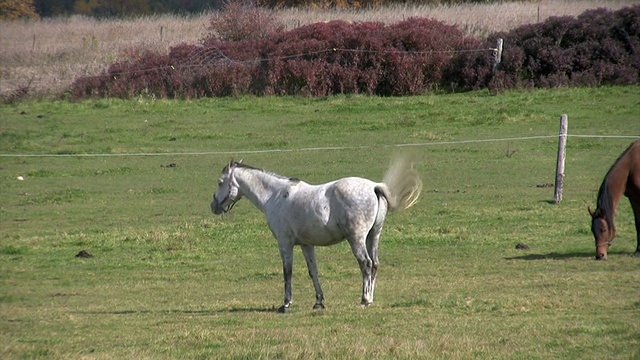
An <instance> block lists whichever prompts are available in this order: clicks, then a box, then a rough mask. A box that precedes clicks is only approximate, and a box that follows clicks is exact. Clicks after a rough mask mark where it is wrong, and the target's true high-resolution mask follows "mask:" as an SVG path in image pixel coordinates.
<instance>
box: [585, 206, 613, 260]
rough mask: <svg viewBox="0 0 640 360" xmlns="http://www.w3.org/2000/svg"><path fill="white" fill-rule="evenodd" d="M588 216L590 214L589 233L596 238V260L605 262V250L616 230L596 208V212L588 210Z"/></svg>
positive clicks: (602, 212)
mask: <svg viewBox="0 0 640 360" xmlns="http://www.w3.org/2000/svg"><path fill="white" fill-rule="evenodd" d="M589 214H591V232H592V233H593V236H594V237H595V238H596V260H606V259H607V250H608V249H609V246H611V242H612V241H613V238H614V237H615V236H616V229H615V227H614V226H613V223H612V222H610V221H609V220H608V218H607V215H606V214H605V213H604V211H602V210H601V209H600V208H596V211H593V210H591V208H589Z"/></svg>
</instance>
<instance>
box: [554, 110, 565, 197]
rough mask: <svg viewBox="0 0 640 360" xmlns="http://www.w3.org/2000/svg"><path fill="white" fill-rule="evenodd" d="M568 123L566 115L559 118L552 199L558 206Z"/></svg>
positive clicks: (560, 195)
mask: <svg viewBox="0 0 640 360" xmlns="http://www.w3.org/2000/svg"><path fill="white" fill-rule="evenodd" d="M568 123H569V121H568V119H567V114H562V116H561V117H560V134H559V135H558V161H557V163H556V187H555V195H554V197H553V203H554V204H560V201H562V186H563V183H564V159H565V155H566V153H567V150H566V146H567V128H568V125H569V124H568Z"/></svg>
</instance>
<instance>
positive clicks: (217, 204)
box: [211, 199, 224, 215]
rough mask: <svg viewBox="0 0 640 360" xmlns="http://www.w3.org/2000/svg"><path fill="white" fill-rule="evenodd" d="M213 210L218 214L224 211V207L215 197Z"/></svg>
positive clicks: (212, 204) (212, 205)
mask: <svg viewBox="0 0 640 360" xmlns="http://www.w3.org/2000/svg"><path fill="white" fill-rule="evenodd" d="M211 212H212V213H214V214H216V215H220V214H222V213H223V212H224V208H223V207H222V206H220V204H219V203H218V202H217V201H216V200H215V199H214V200H213V201H212V202H211Z"/></svg>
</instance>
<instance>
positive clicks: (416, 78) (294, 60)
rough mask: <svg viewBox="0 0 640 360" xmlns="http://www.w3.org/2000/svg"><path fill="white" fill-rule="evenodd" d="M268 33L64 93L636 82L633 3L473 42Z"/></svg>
mask: <svg viewBox="0 0 640 360" xmlns="http://www.w3.org/2000/svg"><path fill="white" fill-rule="evenodd" d="M237 11H240V10H237ZM243 11H244V10H243ZM246 14H247V12H244V13H240V14H239V15H238V16H246ZM212 23H213V22H212ZM216 26H221V25H220V23H217V25H216ZM223 27H224V26H223ZM270 29H271V30H269V31H266V32H258V34H259V35H256V36H254V35H255V34H256V33H255V31H254V32H249V33H245V32H242V33H241V34H240V30H237V32H238V33H237V34H236V35H238V36H237V37H234V36H233V35H232V34H229V35H227V36H225V37H224V38H223V37H221V36H220V33H221V32H220V31H219V30H218V31H217V32H216V34H215V35H210V36H207V37H206V38H205V39H203V40H202V43H201V44H198V45H193V44H192V45H189V44H182V45H178V46H175V47H173V48H171V49H170V51H169V53H168V54H166V55H163V54H157V53H146V54H142V55H139V56H137V57H135V58H133V59H131V60H129V61H121V62H117V63H115V64H113V65H111V66H110V67H109V68H108V69H107V70H106V71H105V72H104V73H103V74H100V75H97V76H89V77H82V78H78V79H76V81H75V82H74V84H73V85H72V87H71V89H70V92H71V94H72V96H73V97H74V98H85V97H105V96H106V97H123V98H130V97H133V96H138V95H140V94H152V95H154V96H157V97H167V98H198V97H215V96H235V95H240V94H255V95H265V94H273V95H307V96H328V95H332V94H340V93H352V94H353V93H355V94H368V95H381V96H402V95H413V94H420V93H424V92H425V91H432V90H435V89H441V90H445V91H467V90H476V89H483V88H489V89H491V90H493V91H497V90H501V89H509V88H514V87H557V86H585V85H586V86H598V85H604V84H638V82H639V79H640V5H636V6H634V7H628V8H624V9H621V10H618V11H615V12H612V11H608V10H605V9H595V10H589V11H586V12H585V13H583V14H581V15H580V16H578V17H569V16H566V17H553V18H550V19H548V20H546V21H545V22H543V23H539V24H532V25H526V26H522V27H520V28H517V29H514V30H512V31H510V32H508V33H497V34H493V35H491V36H490V37H489V38H488V39H486V40H484V41H480V40H478V39H474V38H470V37H467V36H464V34H463V33H462V32H461V31H459V30H458V29H457V28H456V27H455V26H450V25H447V24H444V23H442V22H439V21H436V20H432V19H425V18H411V19H407V20H405V21H402V22H399V23H397V24H392V25H385V24H383V23H378V22H361V23H347V22H344V21H332V22H328V23H316V24H311V25H307V26H303V27H300V28H297V29H294V30H290V31H280V30H279V29H278V28H277V26H276V27H273V28H270ZM254 30H255V29H254ZM251 34H254V35H251ZM240 35H241V36H240ZM498 38H502V39H504V51H503V53H502V59H501V60H502V61H501V62H500V63H499V64H496V63H495V61H494V53H493V52H492V51H491V50H490V49H491V48H493V47H495V44H496V40H497V39H498ZM227 39H232V40H227ZM496 65H497V66H496Z"/></svg>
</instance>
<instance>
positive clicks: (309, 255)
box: [301, 245, 324, 309]
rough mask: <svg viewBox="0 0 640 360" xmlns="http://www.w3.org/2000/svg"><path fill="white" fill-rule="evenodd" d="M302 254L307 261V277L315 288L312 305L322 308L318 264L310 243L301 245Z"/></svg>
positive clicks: (322, 297) (322, 298)
mask: <svg viewBox="0 0 640 360" xmlns="http://www.w3.org/2000/svg"><path fill="white" fill-rule="evenodd" d="M301 247H302V254H304V259H305V261H306V262H307V268H308V269H309V277H311V280H313V287H314V288H315V289H316V304H315V305H313V308H314V309H324V303H323V302H324V295H322V287H321V286H320V279H319V278H318V265H317V264H316V250H315V248H314V247H313V246H311V245H302V246H301Z"/></svg>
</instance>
